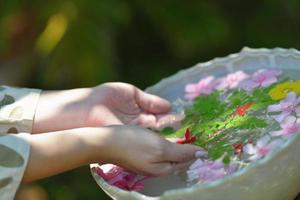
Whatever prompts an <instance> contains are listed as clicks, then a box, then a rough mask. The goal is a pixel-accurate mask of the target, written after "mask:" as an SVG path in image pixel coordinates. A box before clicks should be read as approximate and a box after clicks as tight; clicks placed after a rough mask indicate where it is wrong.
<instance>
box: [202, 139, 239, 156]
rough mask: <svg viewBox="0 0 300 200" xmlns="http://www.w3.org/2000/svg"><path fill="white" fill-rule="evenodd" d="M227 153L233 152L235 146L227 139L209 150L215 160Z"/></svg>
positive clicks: (209, 154)
mask: <svg viewBox="0 0 300 200" xmlns="http://www.w3.org/2000/svg"><path fill="white" fill-rule="evenodd" d="M225 153H227V156H228V155H232V154H233V147H232V146H231V145H230V144H227V142H226V141H221V142H219V143H218V144H217V145H215V146H213V147H211V148H210V149H209V150H208V156H209V157H210V158H212V159H213V160H217V159H218V158H220V157H222V156H223V155H224V154H225Z"/></svg>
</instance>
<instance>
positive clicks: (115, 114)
mask: <svg viewBox="0 0 300 200" xmlns="http://www.w3.org/2000/svg"><path fill="white" fill-rule="evenodd" d="M87 107H88V108H89V111H88V113H87V117H86V125H87V126H93V127H94V126H100V125H102V126H103V125H104V126H105V125H116V124H130V125H139V126H142V127H147V128H154V129H160V128H162V127H165V126H168V125H171V123H176V122H178V121H180V120H181V116H180V115H166V113H167V112H169V111H170V103H169V102H168V101H167V100H165V99H162V98H160V97H158V96H155V95H151V94H148V93H146V92H143V91H141V90H140V89H138V88H136V87H135V86H133V85H130V84H126V83H106V84H103V85H100V86H97V87H95V88H93V89H92V95H91V97H90V98H89V99H88V101H87Z"/></svg>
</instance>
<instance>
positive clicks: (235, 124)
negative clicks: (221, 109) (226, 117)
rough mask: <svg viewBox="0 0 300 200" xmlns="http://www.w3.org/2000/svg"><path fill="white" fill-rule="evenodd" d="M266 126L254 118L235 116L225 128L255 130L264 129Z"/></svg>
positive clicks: (263, 121) (263, 122) (262, 121)
mask: <svg viewBox="0 0 300 200" xmlns="http://www.w3.org/2000/svg"><path fill="white" fill-rule="evenodd" d="M267 126H268V123H267V122H266V121H265V120H263V119H259V118H257V117H254V116H249V115H246V116H244V117H241V116H237V117H235V119H234V120H233V121H232V122H231V123H230V124H228V126H227V128H235V129H256V128H265V127H267Z"/></svg>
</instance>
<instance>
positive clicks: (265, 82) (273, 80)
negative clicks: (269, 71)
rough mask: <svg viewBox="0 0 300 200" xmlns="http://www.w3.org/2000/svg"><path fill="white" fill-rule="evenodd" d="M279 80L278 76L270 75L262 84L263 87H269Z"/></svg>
mask: <svg viewBox="0 0 300 200" xmlns="http://www.w3.org/2000/svg"><path fill="white" fill-rule="evenodd" d="M276 82H277V78H276V77H270V78H267V79H266V80H265V81H263V82H262V84H261V86H262V87H268V86H270V85H272V84H273V83H276Z"/></svg>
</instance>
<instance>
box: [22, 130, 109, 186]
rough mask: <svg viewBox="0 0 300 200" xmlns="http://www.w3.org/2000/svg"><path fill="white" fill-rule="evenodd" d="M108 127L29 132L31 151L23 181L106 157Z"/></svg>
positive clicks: (46, 175)
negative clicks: (101, 128)
mask: <svg viewBox="0 0 300 200" xmlns="http://www.w3.org/2000/svg"><path fill="white" fill-rule="evenodd" d="M99 133H100V134H99ZM107 134H108V133H107V131H105V129H104V130H103V131H101V130H100V132H99V129H97V130H96V129H95V128H81V129H73V130H66V131H58V132H49V133H44V134H38V135H30V136H29V141H30V144H31V154H30V158H29V161H28V165H27V169H26V171H25V174H24V178H23V181H24V182H29V181H33V180H37V179H40V178H44V177H48V176H51V175H55V174H58V173H61V172H64V171H67V170H70V169H74V168H77V167H80V166H82V165H86V164H89V163H92V162H96V161H98V160H97V159H98V158H99V159H101V158H103V159H105V154H104V153H103V152H105V148H106V145H107V144H108V143H109V142H107V140H106V137H107Z"/></svg>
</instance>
